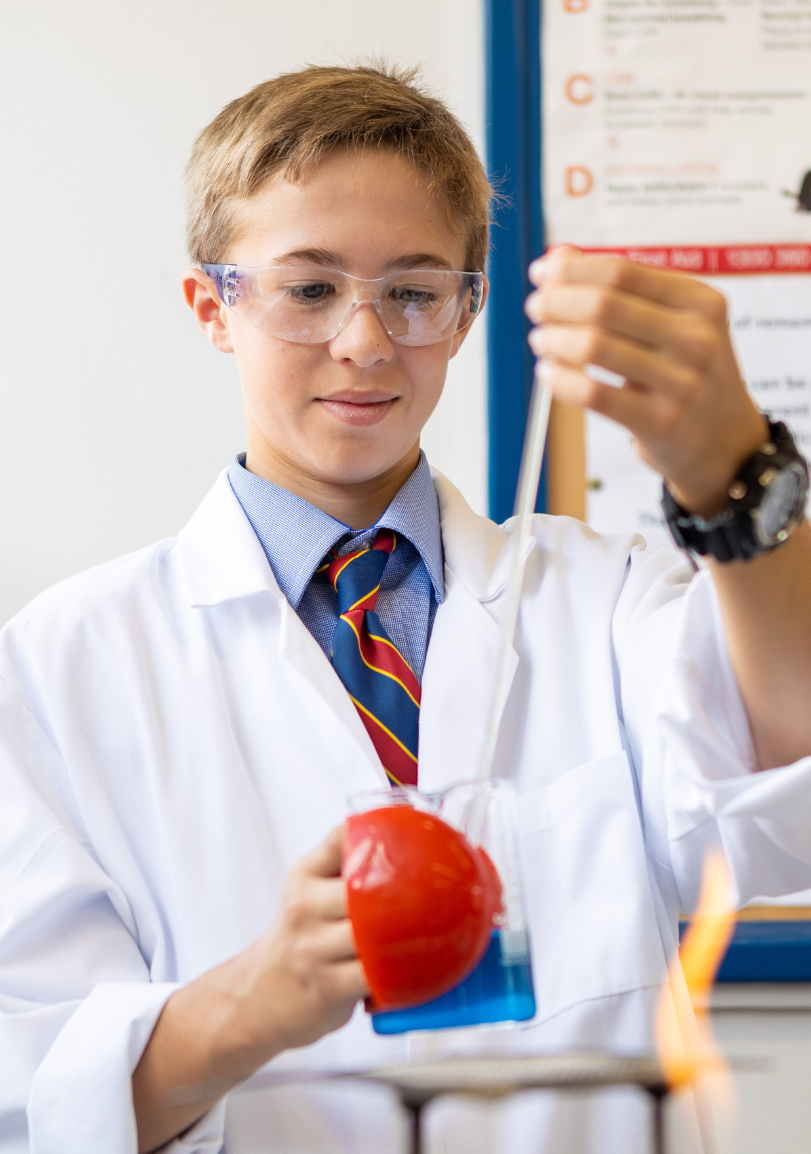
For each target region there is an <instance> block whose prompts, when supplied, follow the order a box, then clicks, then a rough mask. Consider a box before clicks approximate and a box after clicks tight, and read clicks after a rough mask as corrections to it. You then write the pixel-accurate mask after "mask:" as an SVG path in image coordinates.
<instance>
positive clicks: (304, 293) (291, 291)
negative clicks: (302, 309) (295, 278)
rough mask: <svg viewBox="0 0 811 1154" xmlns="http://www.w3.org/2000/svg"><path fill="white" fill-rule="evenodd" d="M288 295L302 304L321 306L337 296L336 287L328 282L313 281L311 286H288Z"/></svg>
mask: <svg viewBox="0 0 811 1154" xmlns="http://www.w3.org/2000/svg"><path fill="white" fill-rule="evenodd" d="M287 293H288V295H289V296H290V297H292V299H293V300H294V301H300V302H301V303H302V304H319V303H321V302H323V301H326V300H329V298H330V297H331V296H334V295H335V286H334V285H331V284H330V283H329V282H328V281H313V282H312V283H309V284H297V285H288V288H287Z"/></svg>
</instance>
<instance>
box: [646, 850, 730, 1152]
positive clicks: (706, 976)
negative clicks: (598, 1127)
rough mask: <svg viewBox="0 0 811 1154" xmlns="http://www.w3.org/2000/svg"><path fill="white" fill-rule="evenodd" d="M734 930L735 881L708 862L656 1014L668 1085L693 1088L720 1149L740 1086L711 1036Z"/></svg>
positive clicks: (719, 860) (714, 855)
mask: <svg viewBox="0 0 811 1154" xmlns="http://www.w3.org/2000/svg"><path fill="white" fill-rule="evenodd" d="M734 929H735V915H734V905H733V887H732V878H731V877H730V873H729V869H728V867H727V864H726V861H725V859H724V856H723V854H722V853H721V852H720V851H714V852H711V853H709V854H708V855H707V857H706V858H705V861H704V873H703V877H702V880H701V894H700V896H699V901H698V908H697V910H696V913H695V916H694V918H693V920H692V922H691V924H690V927H689V929H688V931H687V934H686V935H685V938H684V942H683V944H682V946H681V949H680V951H679V956H678V957H677V958H676V959H675V960H674V961H673V963H672V964H671V966H670V972H669V975H668V981H667V982H666V983H665V984H664V986H663V988H662V992H661V994H660V997H659V1005H658V1008H657V1014H656V1050H657V1055H658V1058H659V1065H660V1066H661V1068H662V1073H663V1075H664V1078H665V1081H666V1082H667V1084H668V1085H669V1086H670V1087H671V1088H672V1089H674V1090H679V1089H687V1088H688V1087H689V1088H690V1089H692V1091H693V1093H694V1095H695V1106H696V1111H697V1115H696V1122H697V1124H698V1128H699V1132H700V1138H701V1146H702V1148H703V1149H704V1151H705V1152H706V1154H710V1152H711V1151H715V1150H717V1149H718V1137H717V1131H718V1127H719V1126H720V1127H721V1130H722V1131H723V1130H727V1131H731V1130H732V1128H733V1127H732V1120H733V1114H734V1104H735V1085H734V1081H733V1079H732V1075H731V1073H730V1070H729V1067H728V1066H727V1063H726V1062H725V1060H724V1058H723V1055H722V1054H721V1051H720V1048H719V1046H718V1043H717V1042H716V1041H715V1037H714V1035H713V1032H712V1025H711V1021H710V994H711V992H712V985H713V982H714V980H715V975H716V974H717V973H718V968H719V966H720V965H721V962H722V960H723V957H724V954H725V953H726V949H727V946H728V945H729V942H730V939H731V938H732V934H733V932H734Z"/></svg>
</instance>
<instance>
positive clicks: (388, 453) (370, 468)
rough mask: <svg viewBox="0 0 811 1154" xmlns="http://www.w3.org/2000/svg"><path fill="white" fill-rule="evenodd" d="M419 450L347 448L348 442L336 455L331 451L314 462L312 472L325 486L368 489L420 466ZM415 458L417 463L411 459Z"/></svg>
mask: <svg viewBox="0 0 811 1154" xmlns="http://www.w3.org/2000/svg"><path fill="white" fill-rule="evenodd" d="M418 453H419V449H418V447H415V446H411V447H409V448H404V447H403V446H401V445H398V446H389V445H386V446H382V445H374V444H370V443H369V442H366V443H365V444H364V443H362V442H360V443H357V444H354V445H347V444H346V443H345V442H344V443H342V444H341V445H340V446H339V447H337V448H335V449H334V451H332V452H330V451H329V450H328V449H327V450H325V451H323V452H321V453H319V454H318V455H317V456H316V457H315V458H314V459H313V460H311V462H310V469H311V471H312V473H314V474H315V475H316V476H317V477H319V479H320V480H321V481H322V483H326V484H329V485H335V486H336V487H338V488H344V487H346V486H347V485H365V484H370V483H372V482H373V481H375V480H376V479H377V478H378V477H379V478H384V477H387V476H389V475H390V474H391V473H392V471H394V470H396V469H397V468H398V467H400V466H402V467H407V466H408V465H409V464H411V466H412V468H413V467H414V466H415V465H416V463H417V457H418ZM412 456H413V457H414V460H413V462H411V461H410V460H409V459H408V458H411V457H412Z"/></svg>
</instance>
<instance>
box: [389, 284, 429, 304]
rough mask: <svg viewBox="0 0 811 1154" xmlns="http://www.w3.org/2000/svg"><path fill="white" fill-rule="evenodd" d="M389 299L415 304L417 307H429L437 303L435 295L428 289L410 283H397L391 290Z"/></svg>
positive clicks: (398, 302) (400, 302) (399, 302)
mask: <svg viewBox="0 0 811 1154" xmlns="http://www.w3.org/2000/svg"><path fill="white" fill-rule="evenodd" d="M391 299H392V300H393V301H396V302H397V304H401V305H416V306H417V308H431V306H433V305H435V304H436V303H437V299H438V298H437V295H436V293H434V292H432V291H431V290H430V289H423V288H417V287H416V286H412V285H398V286H397V287H396V288H393V289H392V290H391Z"/></svg>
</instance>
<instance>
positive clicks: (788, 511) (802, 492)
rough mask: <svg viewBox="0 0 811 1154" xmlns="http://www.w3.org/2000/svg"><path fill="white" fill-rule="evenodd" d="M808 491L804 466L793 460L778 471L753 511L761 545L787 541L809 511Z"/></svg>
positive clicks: (756, 533)
mask: <svg viewBox="0 0 811 1154" xmlns="http://www.w3.org/2000/svg"><path fill="white" fill-rule="evenodd" d="M807 491H808V482H807V480H806V475H805V470H804V469H803V467H802V465H799V464H796V463H795V462H792V463H791V464H790V465H786V467H785V468H783V469H781V470H780V471H779V472H777V473H775V475H774V478H773V479H772V480H771V481H770V482H769V484H768V486H767V488H766V492H765V493H764V494H763V500H762V501H761V502H760V505H759V507H758V508H757V509H755V510H754V511H753V513H752V520H753V521H754V523H755V536H756V537H757V539H758V541H759V543H760V544H761V545H767V546H768V545H777V544H778V543H779V542H781V541H785V540H786V538H787V537H788V536H789V534H790V533H791V531H792V530H793V529H794V528H795V526H796V525H797V524H798V522H799V521H800V519H801V518H802V516H803V513H804V512H805V498H806V494H807Z"/></svg>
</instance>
